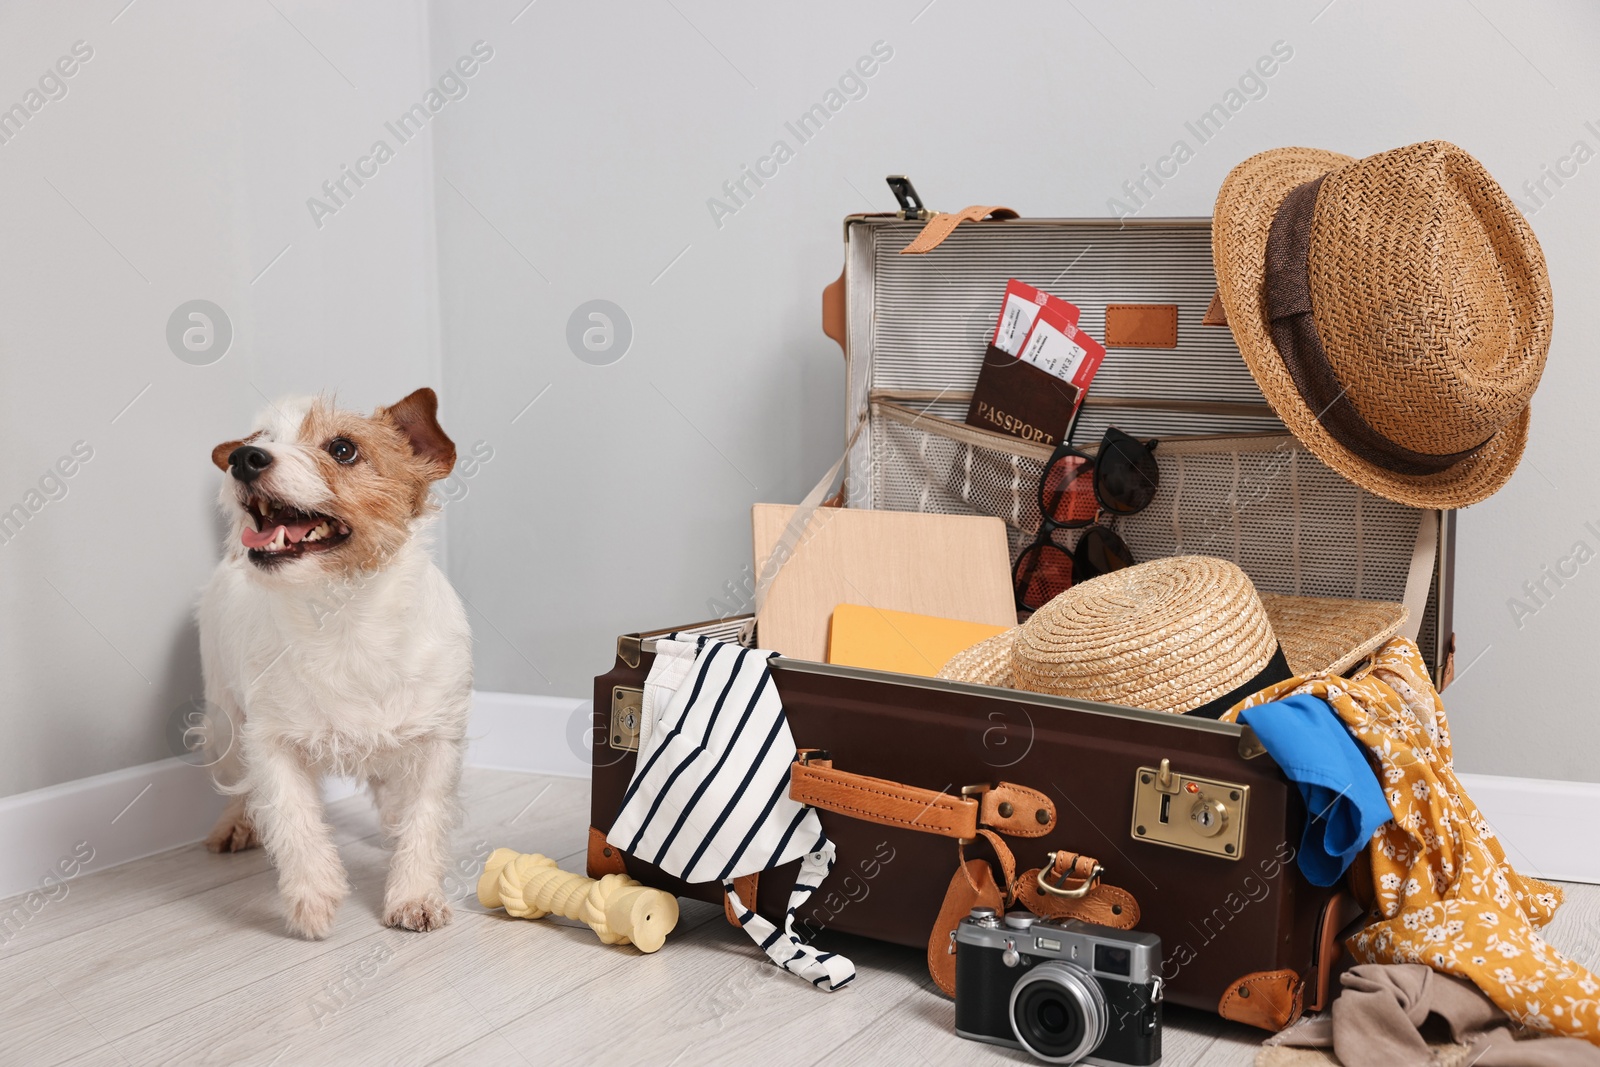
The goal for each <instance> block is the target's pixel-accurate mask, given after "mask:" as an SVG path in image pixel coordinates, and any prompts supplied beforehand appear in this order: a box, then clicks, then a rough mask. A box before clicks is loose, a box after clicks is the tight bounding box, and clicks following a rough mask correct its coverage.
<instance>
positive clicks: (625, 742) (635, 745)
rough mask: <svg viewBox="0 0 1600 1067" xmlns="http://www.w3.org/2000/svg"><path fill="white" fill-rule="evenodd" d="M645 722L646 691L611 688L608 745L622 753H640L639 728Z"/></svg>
mask: <svg viewBox="0 0 1600 1067" xmlns="http://www.w3.org/2000/svg"><path fill="white" fill-rule="evenodd" d="M643 721H644V690H643V689H634V688H633V687H631V686H626V685H617V686H612V688H611V729H610V730H609V731H608V732H607V736H606V743H607V744H609V745H610V746H611V747H612V748H614V749H618V750H619V751H622V752H637V751H639V728H640V726H641V725H642V724H643Z"/></svg>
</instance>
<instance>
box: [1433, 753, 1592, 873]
mask: <svg viewBox="0 0 1600 1067" xmlns="http://www.w3.org/2000/svg"><path fill="white" fill-rule="evenodd" d="M1459 777H1460V778H1461V785H1462V786H1463V788H1465V789H1466V791H1467V795H1468V796H1470V797H1472V800H1473V803H1475V804H1477V805H1478V810H1479V811H1481V812H1483V816H1484V818H1486V819H1488V820H1489V825H1490V826H1492V827H1494V832H1495V835H1496V836H1497V837H1499V838H1500V843H1501V844H1502V845H1503V846H1505V850H1506V859H1508V860H1510V861H1511V865H1512V866H1513V867H1515V868H1516V869H1517V870H1519V871H1521V872H1522V873H1523V874H1531V875H1533V876H1534V877H1536V878H1551V879H1554V880H1556V881H1558V882H1591V883H1596V884H1600V836H1597V835H1596V834H1595V832H1594V813H1595V811H1596V809H1597V808H1600V782H1564V781H1557V780H1554V779H1548V778H1504V777H1501V776H1500V775H1497V774H1462V775H1460V776H1459ZM1586 842H1587V843H1586Z"/></svg>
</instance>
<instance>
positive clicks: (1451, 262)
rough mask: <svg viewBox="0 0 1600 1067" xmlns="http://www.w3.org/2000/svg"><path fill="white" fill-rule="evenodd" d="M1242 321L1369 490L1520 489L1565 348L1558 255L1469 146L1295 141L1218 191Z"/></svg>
mask: <svg viewBox="0 0 1600 1067" xmlns="http://www.w3.org/2000/svg"><path fill="white" fill-rule="evenodd" d="M1211 239H1212V258H1213V260H1214V263H1215V266H1216V272H1217V285H1218V289H1219V291H1220V295H1221V298H1222V304H1223V307H1224V308H1225V309H1226V311H1227V315H1228V325H1229V326H1231V327H1232V329H1233V336H1234V339H1235V341H1237V342H1238V345H1239V351H1240V352H1241V353H1242V354H1243V355H1244V359H1245V363H1246V364H1248V365H1249V368H1250V372H1251V374H1253V375H1254V376H1255V379H1256V383H1257V384H1258V385H1260V387H1261V391H1262V393H1264V394H1265V395H1266V398H1267V401H1268V402H1269V403H1270V404H1271V405H1272V407H1273V410H1274V411H1276V412H1277V413H1278V416H1279V418H1281V419H1282V420H1283V421H1284V424H1285V425H1286V426H1288V428H1289V430H1290V431H1291V432H1292V433H1294V435H1295V436H1296V437H1298V438H1299V439H1300V440H1301V441H1302V442H1304V443H1305V445H1306V447H1307V448H1309V449H1310V450H1311V451H1312V452H1314V453H1316V455H1317V456H1318V457H1319V458H1320V459H1321V460H1322V461H1323V462H1324V463H1326V464H1327V465H1328V466H1330V467H1332V468H1333V469H1334V470H1336V471H1338V472H1339V473H1340V474H1342V475H1344V476H1345V477H1346V478H1348V479H1349V480H1350V481H1352V482H1354V483H1356V484H1357V485H1359V486H1361V487H1362V488H1364V489H1367V490H1370V491H1371V492H1374V493H1377V494H1378V495H1380V496H1384V497H1388V498H1389V499H1390V500H1395V501H1399V502H1400V503H1402V504H1409V505H1411V506H1413V507H1422V508H1456V507H1463V506H1465V505H1467V504H1474V503H1477V502H1478V501H1480V500H1482V499H1484V498H1485V497H1487V496H1489V495H1490V494H1491V493H1493V492H1495V490H1497V489H1499V488H1500V487H1501V486H1502V485H1504V484H1505V482H1506V479H1508V478H1510V477H1511V472H1512V471H1514V470H1515V469H1516V466H1517V461H1518V460H1519V459H1520V458H1521V457H1522V450H1523V446H1524V445H1525V444H1526V443H1527V439H1528V402H1529V399H1530V398H1531V397H1532V396H1533V391H1534V388H1535V387H1536V386H1537V385H1538V384H1539V375H1540V374H1541V372H1542V371H1543V370H1544V362H1545V355H1546V353H1547V352H1548V350H1549V347H1550V325H1551V317H1552V311H1551V307H1552V305H1551V296H1550V278H1549V275H1548V274H1547V273H1546V271H1545V263H1544V254H1543V253H1542V252H1541V251H1540V250H1539V242H1538V241H1537V240H1535V238H1534V236H1533V230H1532V229H1531V228H1530V227H1529V226H1528V223H1527V220H1525V219H1524V218H1523V217H1522V215H1521V213H1520V212H1518V211H1517V208H1516V206H1515V205H1514V204H1513V203H1512V202H1511V198H1510V197H1508V196H1507V195H1506V194H1505V191H1504V190H1503V189H1501V188H1500V186H1499V185H1497V184H1496V183H1495V180H1494V179H1493V178H1491V177H1490V176H1489V173H1488V172H1487V171H1486V170H1484V168H1483V165H1482V164H1481V163H1479V162H1478V161H1477V160H1476V159H1473V158H1472V157H1471V156H1469V155H1467V153H1465V152H1463V151H1462V150H1461V149H1459V148H1457V147H1456V146H1455V145H1453V144H1449V143H1447V142H1444V141H1427V142H1424V143H1422V144H1415V145H1410V146H1409V147H1406V148H1396V149H1394V150H1392V151H1389V152H1381V153H1379V154H1378V155H1375V156H1368V157H1367V158H1366V159H1360V160H1357V159H1352V158H1351V157H1349V156H1344V155H1340V154H1339V153H1337V152H1325V151H1321V150H1319V149H1314V148H1279V149H1274V150H1273V151H1270V152H1263V153H1261V154H1260V155H1256V156H1252V157H1251V158H1249V159H1247V160H1245V161H1244V162H1243V163H1241V164H1239V165H1238V166H1237V167H1235V168H1234V169H1233V171H1232V173H1230V174H1229V175H1228V177H1227V179H1226V180H1225V181H1224V182H1223V183H1222V190H1221V192H1219V193H1218V194H1217V204H1216V210H1215V215H1214V218H1213V221H1212V238H1211Z"/></svg>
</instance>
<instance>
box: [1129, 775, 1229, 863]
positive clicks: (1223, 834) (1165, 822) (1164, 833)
mask: <svg viewBox="0 0 1600 1067" xmlns="http://www.w3.org/2000/svg"><path fill="white" fill-rule="evenodd" d="M1249 800H1250V787H1249V786H1247V785H1238V784H1236V783H1233V782H1222V781H1218V780H1216V779H1212V778H1198V777H1196V776H1194V775H1190V774H1180V773H1178V772H1177V771H1175V770H1173V769H1172V761H1171V760H1166V759H1164V760H1162V761H1161V766H1160V767H1140V768H1139V769H1138V771H1136V772H1135V773H1134V781H1133V837H1134V838H1136V839H1137V840H1140V841H1149V842H1151V843H1153V844H1157V845H1166V846H1168V847H1169V848H1181V849H1184V850H1185V851H1188V852H1201V853H1205V854H1206V855H1209V856H1217V857H1219V858H1221V859H1229V860H1236V859H1238V858H1239V857H1240V855H1241V853H1242V852H1243V851H1244V829H1245V811H1246V808H1247V805H1248V803H1249Z"/></svg>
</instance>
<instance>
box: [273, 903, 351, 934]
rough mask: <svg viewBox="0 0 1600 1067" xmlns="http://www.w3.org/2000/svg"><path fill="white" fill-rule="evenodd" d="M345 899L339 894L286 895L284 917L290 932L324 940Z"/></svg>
mask: <svg viewBox="0 0 1600 1067" xmlns="http://www.w3.org/2000/svg"><path fill="white" fill-rule="evenodd" d="M343 900H344V897H342V896H339V895H317V894H307V895H306V896H298V897H285V898H284V904H285V916H284V919H285V922H286V923H287V924H288V927H289V932H290V933H291V934H293V935H294V936H296V937H303V938H305V939H306V940H307V941H320V940H322V939H323V938H324V937H327V936H328V932H329V931H330V930H332V929H333V919H334V916H335V915H337V914H338V913H339V904H340V902H341V901H343Z"/></svg>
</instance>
